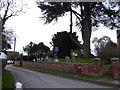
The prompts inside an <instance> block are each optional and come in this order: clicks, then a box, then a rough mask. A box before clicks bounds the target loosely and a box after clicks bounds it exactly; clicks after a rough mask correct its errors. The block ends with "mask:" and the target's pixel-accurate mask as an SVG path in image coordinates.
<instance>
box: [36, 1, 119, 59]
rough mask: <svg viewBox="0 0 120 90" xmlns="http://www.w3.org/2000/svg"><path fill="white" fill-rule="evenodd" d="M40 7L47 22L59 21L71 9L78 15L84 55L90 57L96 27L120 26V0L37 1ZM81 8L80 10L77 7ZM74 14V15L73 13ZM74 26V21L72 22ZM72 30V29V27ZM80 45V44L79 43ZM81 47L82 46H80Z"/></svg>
mask: <svg viewBox="0 0 120 90" xmlns="http://www.w3.org/2000/svg"><path fill="white" fill-rule="evenodd" d="M37 4H38V7H39V8H40V9H41V12H42V13H43V17H42V18H43V19H45V21H46V22H45V24H47V23H51V22H52V21H54V20H55V21H57V20H58V18H59V17H62V16H65V13H66V12H69V11H71V12H72V13H73V14H74V15H75V16H76V25H77V26H78V27H79V29H80V30H81V32H82V39H83V42H84V43H83V50H84V57H85V58H89V57H90V54H91V50H90V38H91V32H92V29H93V28H94V27H98V26H99V23H102V24H104V25H105V26H107V27H109V28H110V29H115V28H119V27H120V24H119V22H120V19H119V18H120V11H119V9H118V6H119V5H120V3H119V2H115V3H102V2H89V3H88V2H72V3H70V2H69V3H68V2H67V3H66V2H40V1H38V2H37ZM77 8H80V11H79V10H78V9H77ZM71 16H72V15H71ZM71 21H72V20H71ZM71 27H72V23H71ZM71 32H72V29H71ZM79 46H80V44H79ZM80 47H81V46H80Z"/></svg>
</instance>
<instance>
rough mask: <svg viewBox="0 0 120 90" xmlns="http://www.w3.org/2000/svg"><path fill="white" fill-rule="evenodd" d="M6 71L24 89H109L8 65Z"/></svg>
mask: <svg viewBox="0 0 120 90" xmlns="http://www.w3.org/2000/svg"><path fill="white" fill-rule="evenodd" d="M6 69H7V70H9V71H11V72H12V74H13V76H14V79H15V82H20V83H22V88H109V87H107V86H102V85H98V84H95V83H90V82H86V81H81V80H75V79H70V78H65V77H61V76H57V75H51V74H46V73H41V72H37V71H31V70H27V69H23V68H18V67H12V66H11V65H7V67H6Z"/></svg>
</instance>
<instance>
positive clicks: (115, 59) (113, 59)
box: [110, 58, 119, 61]
mask: <svg viewBox="0 0 120 90" xmlns="http://www.w3.org/2000/svg"><path fill="white" fill-rule="evenodd" d="M110 60H111V61H119V58H111V59H110Z"/></svg>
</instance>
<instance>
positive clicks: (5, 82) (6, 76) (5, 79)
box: [2, 70, 14, 90]
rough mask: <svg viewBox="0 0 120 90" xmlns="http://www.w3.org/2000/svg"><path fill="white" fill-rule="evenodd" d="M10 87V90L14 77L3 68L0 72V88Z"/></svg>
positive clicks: (12, 86)
mask: <svg viewBox="0 0 120 90" xmlns="http://www.w3.org/2000/svg"><path fill="white" fill-rule="evenodd" d="M6 88H9V89H10V88H11V90H12V89H13V88H14V78H13V76H12V74H11V72H10V71H8V70H3V73H2V89H3V90H4V89H6Z"/></svg>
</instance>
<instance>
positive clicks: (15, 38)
mask: <svg viewBox="0 0 120 90" xmlns="http://www.w3.org/2000/svg"><path fill="white" fill-rule="evenodd" d="M15 48H16V37H15V38H14V60H13V65H14V62H15Z"/></svg>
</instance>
